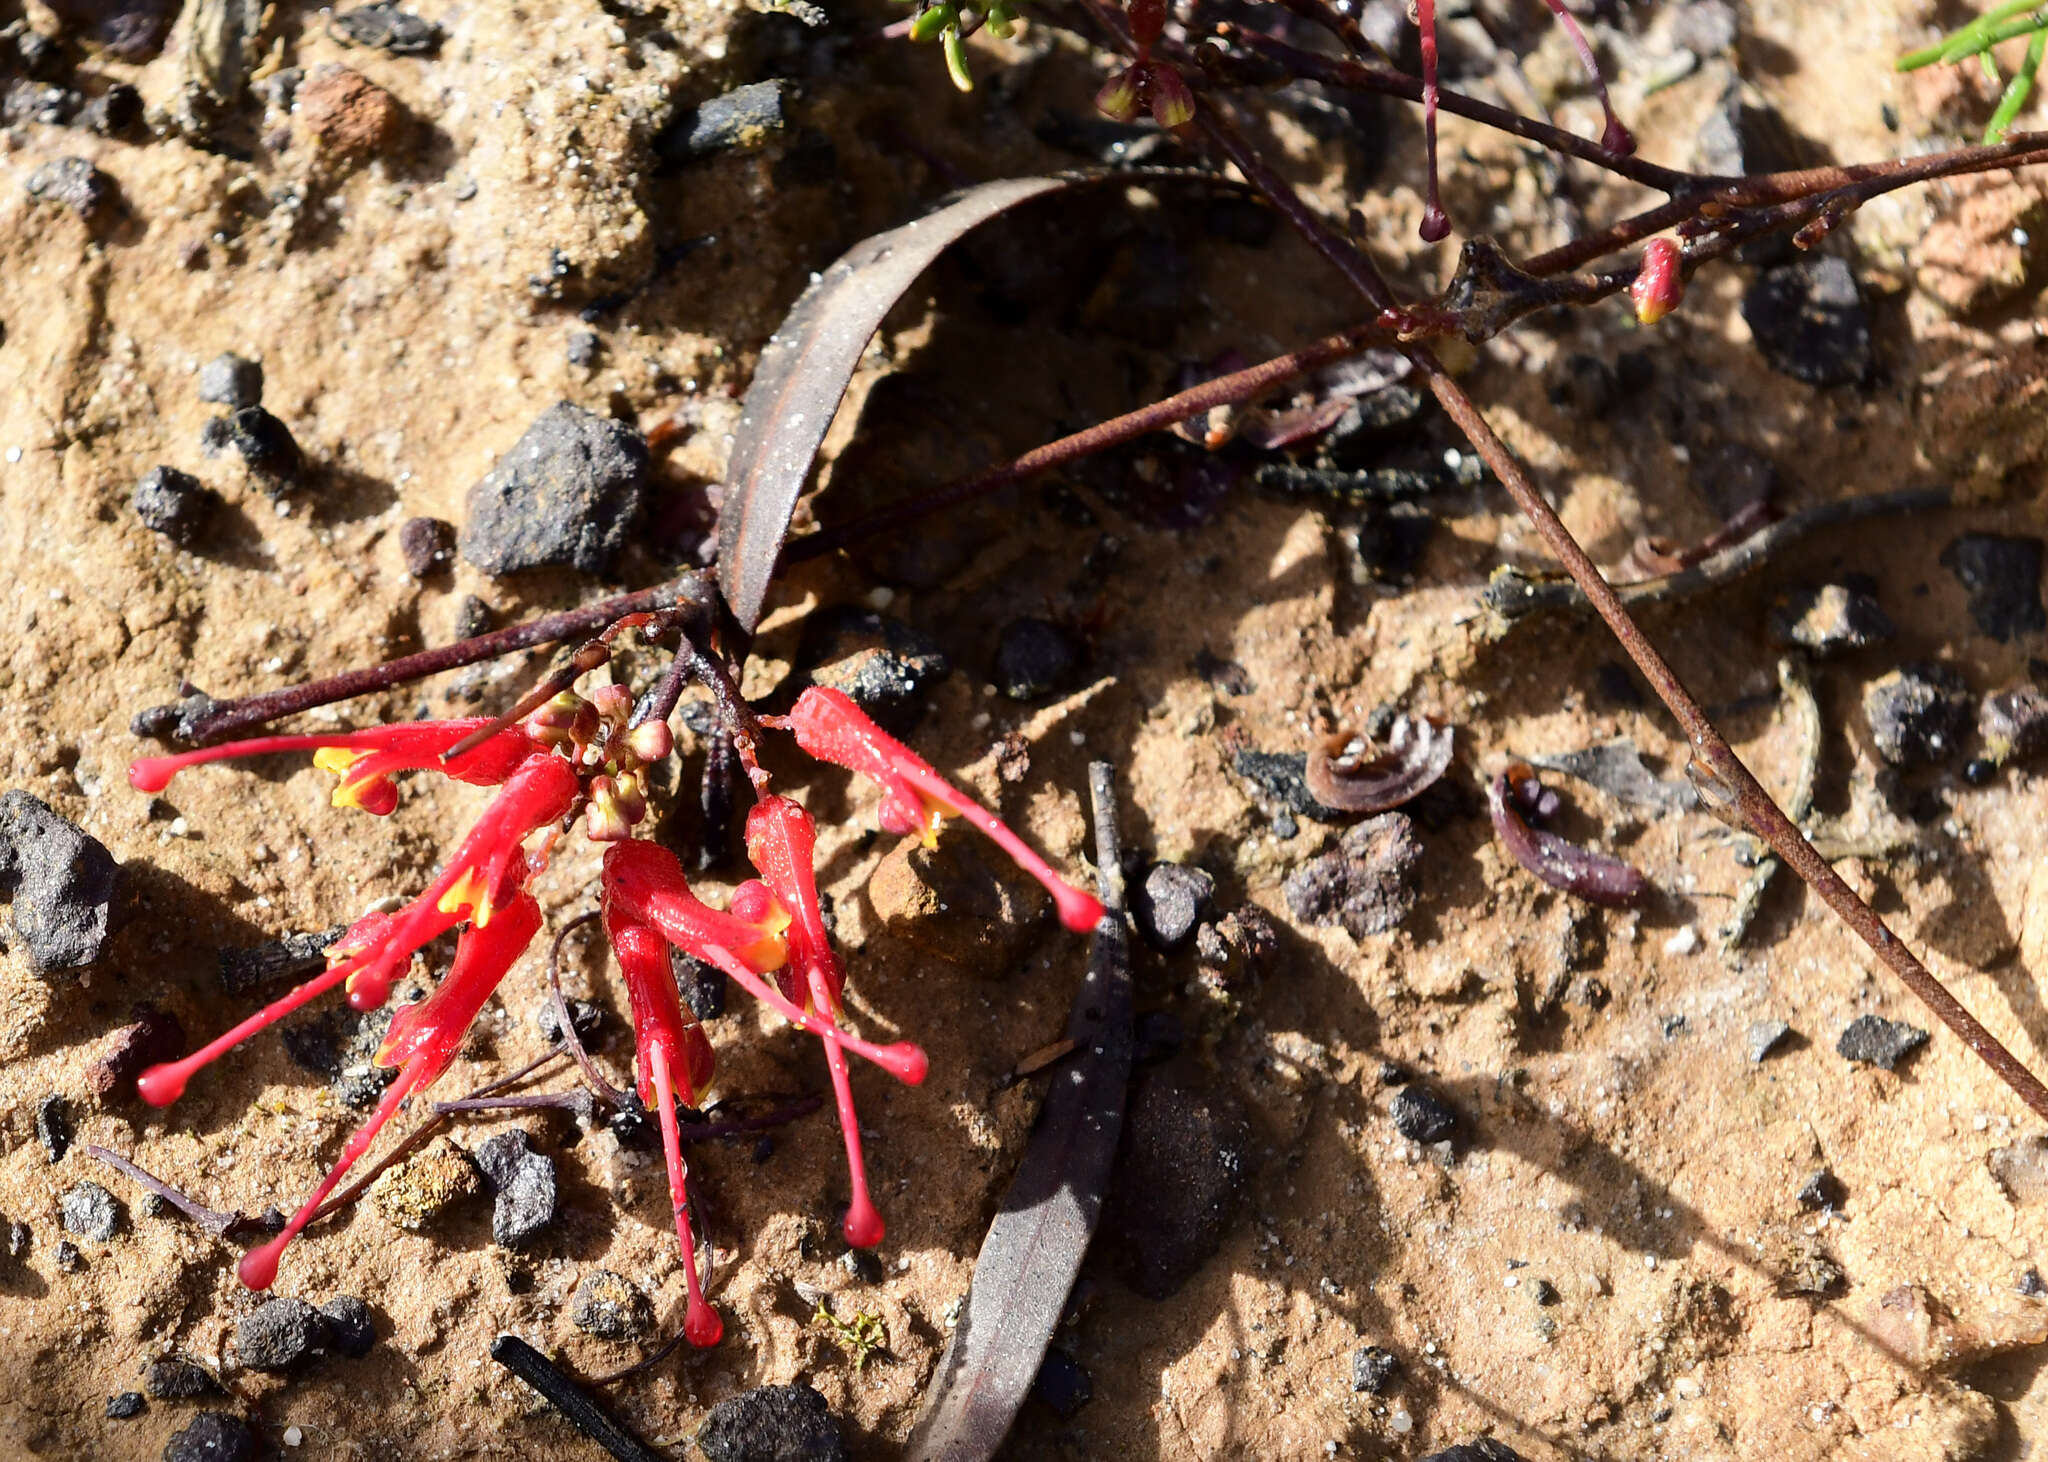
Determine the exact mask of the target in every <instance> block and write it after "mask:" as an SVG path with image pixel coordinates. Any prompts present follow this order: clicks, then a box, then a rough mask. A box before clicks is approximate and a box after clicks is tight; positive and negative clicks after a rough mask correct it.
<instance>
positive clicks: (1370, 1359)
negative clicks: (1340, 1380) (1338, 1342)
mask: <svg viewBox="0 0 2048 1462" xmlns="http://www.w3.org/2000/svg"><path fill="white" fill-rule="evenodd" d="M1400 1374H1401V1357H1399V1356H1398V1355H1395V1354H1394V1352H1392V1351H1391V1350H1388V1349H1386V1348H1385V1347H1384V1346H1379V1345H1361V1346H1359V1347H1358V1349H1357V1350H1354V1351H1353V1352H1352V1353H1351V1389H1352V1390H1353V1391H1358V1392H1362V1393H1364V1394H1365V1395H1368V1396H1383V1395H1385V1394H1386V1391H1387V1388H1388V1387H1389V1386H1391V1385H1393V1384H1394V1381H1395V1378H1397V1377H1398V1376H1399V1375H1400Z"/></svg>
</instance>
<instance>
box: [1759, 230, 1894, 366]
mask: <svg viewBox="0 0 2048 1462" xmlns="http://www.w3.org/2000/svg"><path fill="white" fill-rule="evenodd" d="M1742 318H1743V320H1744V321H1746V322H1747V323H1748V325H1749V333H1750V335H1751V337H1752V338H1753V339H1754V340H1755V341H1756V347H1757V349H1758V350H1759V351H1760V352H1761V353H1762V354H1763V358H1764V361H1765V363H1766V364H1768V365H1769V366H1770V367H1771V369H1772V370H1775V371H1778V372H1780V373H1781V374H1784V375H1788V376H1790V377H1792V378H1793V379H1794V380H1798V381H1804V382H1806V383H1807V384H1808V385H1810V386H1847V385H1853V384H1855V383H1857V382H1860V381H1863V380H1865V379H1867V378H1868V377H1869V375H1870V373H1871V370H1872V368H1873V367H1874V365H1875V364H1876V358H1875V356H1874V354H1873V353H1872V350H1871V344H1870V312H1869V310H1868V308H1867V307H1866V306H1865V305H1864V303H1863V295H1862V292H1861V291H1860V290H1859V289H1858V288H1857V287H1856V277H1855V275H1854V274H1852V273H1851V272H1850V270H1849V266H1848V264H1847V263H1846V262H1844V261H1843V260H1841V259H1839V258H1837V257H1835V256H1834V255H1832V254H1814V255H1809V256H1806V257H1803V258H1800V259H1797V260H1795V261H1794V262H1792V263H1789V264H1781V265H1779V266H1778V267H1777V268H1775V269H1767V270H1765V271H1764V272H1763V273H1762V274H1761V275H1759V276H1758V277H1757V280H1756V283H1754V284H1752V285H1751V286H1750V288H1749V292H1748V293H1747V294H1746V295H1744V296H1743V299H1742Z"/></svg>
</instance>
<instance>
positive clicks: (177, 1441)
mask: <svg viewBox="0 0 2048 1462" xmlns="http://www.w3.org/2000/svg"><path fill="white" fill-rule="evenodd" d="M255 1457H256V1438H255V1437H254V1436H252V1435H251V1434H250V1432H249V1428H248V1425H247V1424H246V1423H244V1422H243V1420H242V1419H241V1418H240V1417H238V1416H230V1415H228V1414H227V1413H226V1412H225V1411H202V1412H200V1413H199V1415H197V1416H195V1417H193V1418H192V1423H191V1425H190V1426H187V1427H186V1428H185V1429H184V1430H183V1431H181V1432H173V1433H172V1434H171V1439H170V1441H169V1442H167V1443H166V1444H165V1445H164V1462H255Z"/></svg>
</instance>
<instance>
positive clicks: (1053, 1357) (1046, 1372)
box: [1031, 1350, 1095, 1421]
mask: <svg viewBox="0 0 2048 1462" xmlns="http://www.w3.org/2000/svg"><path fill="white" fill-rule="evenodd" d="M1031 1394H1032V1395H1033V1396H1036V1397H1037V1398H1038V1399H1039V1400H1040V1401H1042V1402H1044V1403H1045V1404H1046V1406H1048V1407H1050V1408H1051V1410H1052V1414H1053V1415H1054V1416H1057V1417H1058V1418H1059V1419H1060V1420H1061V1421H1072V1420H1073V1419H1074V1418H1075V1417H1077V1416H1079V1415H1080V1414H1081V1408H1082V1407H1084V1406H1086V1405H1087V1404H1088V1403H1089V1402H1090V1401H1092V1400H1093V1399H1094V1398H1095V1382H1094V1379H1093V1378H1092V1377H1090V1376H1089V1374H1088V1372H1087V1371H1085V1370H1084V1369H1082V1367H1081V1363H1080V1362H1079V1361H1077V1360H1075V1359H1074V1358H1073V1357H1072V1356H1070V1355H1068V1354H1067V1353H1066V1352H1065V1351H1063V1350H1049V1351H1047V1352H1046V1353H1045V1359H1044V1360H1043V1361H1041V1362H1040V1363H1039V1366H1038V1374H1037V1375H1036V1376H1034V1377H1032V1380H1031Z"/></svg>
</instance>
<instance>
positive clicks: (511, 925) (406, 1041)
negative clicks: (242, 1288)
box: [236, 890, 541, 1289]
mask: <svg viewBox="0 0 2048 1462" xmlns="http://www.w3.org/2000/svg"><path fill="white" fill-rule="evenodd" d="M540 925H541V918H540V905H539V904H537V903H535V902H534V900H533V895H532V894H529V893H526V892H524V891H523V890H522V891H516V892H514V893H513V894H512V895H511V897H510V898H509V901H508V902H506V903H505V904H504V905H503V906H501V907H500V908H499V909H498V911H497V917H495V918H493V919H492V920H490V922H489V923H488V924H486V923H483V922H481V921H479V922H477V923H474V924H471V925H470V926H469V928H467V929H465V930H464V931H463V932H462V937H461V938H460V939H459V940H458V941H456V945H455V963H454V964H453V965H452V966H450V968H449V970H448V975H447V978H445V979H443V980H442V981H441V983H440V984H439V985H438V986H437V987H436V988H435V990H434V992H433V994H431V995H429V996H428V997H427V998H426V999H425V1000H422V1001H420V1002H419V1003H418V1004H417V1005H408V1006H406V1007H405V1009H403V1010H401V1011H399V1012H398V1014H397V1015H396V1016H394V1017H392V1021H391V1031H390V1034H388V1035H387V1036H386V1037H385V1038H384V1045H383V1047H382V1049H380V1050H379V1051H378V1052H377V1064H378V1065H379V1066H397V1067H400V1068H401V1069H400V1071H399V1074H398V1080H396V1081H394V1082H392V1083H391V1088H390V1090H388V1091H386V1092H385V1093H384V1099H383V1100H382V1101H380V1102H379V1103H377V1110H376V1111H375V1112H374V1113H372V1114H371V1116H370V1119H369V1120H368V1121H367V1122H365V1123H363V1125H362V1126H361V1127H359V1128H357V1129H356V1131H355V1133H354V1135H352V1136H351V1137H350V1138H349V1140H348V1144H347V1145H346V1146H345V1147H343V1148H342V1150H341V1158H340V1160H339V1161H338V1162H336V1163H335V1165H334V1166H333V1167H332V1168H330V1169H329V1170H328V1173H327V1176H326V1177H324V1178H322V1179H321V1180H320V1184H319V1186H318V1187H316V1188H314V1190H313V1193H312V1196H311V1197H309V1198H308V1199H306V1201H305V1202H304V1203H303V1204H301V1205H300V1206H299V1211H298V1212H297V1213H295V1214H293V1215H292V1217H291V1221H290V1222H288V1223H287V1224H285V1226H284V1231H283V1232H282V1233H280V1234H279V1235H278V1236H277V1237H276V1238H274V1239H272V1240H270V1242H268V1243H266V1244H259V1245H257V1247H255V1248H253V1249H251V1250H250V1251H249V1252H248V1253H246V1254H244V1255H243V1256H242V1261H241V1263H240V1264H239V1265H238V1266H237V1269H236V1272H237V1273H238V1274H239V1275H240V1276H241V1279H242V1283H243V1284H245V1285H247V1286H248V1287H249V1288H250V1289H268V1288H270V1286H271V1285H272V1284H273V1283H274V1282H275V1281H276V1279H277V1264H278V1259H279V1258H280V1257H281V1256H282V1255H283V1253H284V1251H285V1246H286V1245H288V1244H289V1243H291V1241H292V1240H293V1239H295V1238H297V1237H298V1235H299V1231H300V1230H302V1229H303V1228H305V1226H306V1225H307V1224H308V1223H310V1222H312V1219H313V1215H314V1214H315V1213H316V1212H318V1211H319V1208H320V1205H321V1204H322V1203H324V1202H326V1201H327V1195H328V1194H329V1193H332V1192H333V1191H334V1189H335V1185H336V1184H338V1183H340V1181H341V1180H342V1177H343V1175H345V1174H346V1173H347V1172H348V1170H349V1168H350V1167H351V1166H353V1165H354V1163H355V1161H356V1159H357V1158H359V1157H361V1156H362V1155H363V1154H364V1153H366V1152H368V1151H369V1150H370V1145H371V1144H372V1143H374V1142H375V1141H376V1140H377V1134H378V1133H379V1132H380V1131H382V1130H383V1128H384V1124H385V1123H387V1122H389V1121H390V1120H391V1118H392V1117H393V1116H394V1115H396V1114H397V1111H398V1108H399V1105H400V1104H401V1103H402V1102H404V1100H405V1099H406V1098H407V1097H408V1096H410V1095H412V1094H413V1093H414V1092H416V1091H422V1090H424V1089H425V1088H426V1087H428V1086H430V1085H432V1084H433V1082H434V1080H435V1078H437V1077H438V1076H440V1074H441V1073H442V1072H443V1071H445V1070H447V1069H448V1063H449V1062H450V1061H452V1060H453V1059H454V1057H455V1052H456V1050H457V1049H458V1048H459V1047H460V1046H461V1045H462V1038H463V1037H464V1036H465V1035H467V1034H468V1033H469V1028H470V1026H471V1025H473V1024H474V1023H475V1021H476V1017H477V1012H478V1011H480V1010H482V1009H483V1008H484V1001H486V1000H488V999H490V997H491V992H492V991H493V990H495V989H497V988H498V984H499V982H500V981H501V980H503V979H504V978H505V973H506V971H508V970H510V969H511V968H512V963H513V961H514V960H516V959H518V958H519V956H520V955H521V954H522V953H523V952H525V949H526V946H527V945H529V944H531V943H532V942H533V936H534V935H535V934H537V933H539V932H540Z"/></svg>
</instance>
